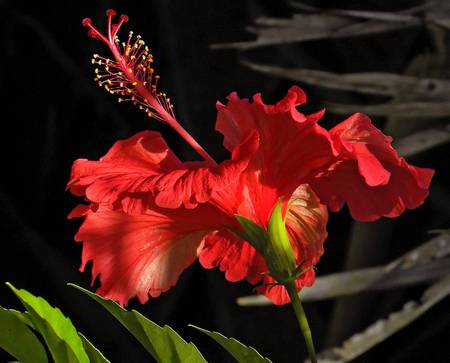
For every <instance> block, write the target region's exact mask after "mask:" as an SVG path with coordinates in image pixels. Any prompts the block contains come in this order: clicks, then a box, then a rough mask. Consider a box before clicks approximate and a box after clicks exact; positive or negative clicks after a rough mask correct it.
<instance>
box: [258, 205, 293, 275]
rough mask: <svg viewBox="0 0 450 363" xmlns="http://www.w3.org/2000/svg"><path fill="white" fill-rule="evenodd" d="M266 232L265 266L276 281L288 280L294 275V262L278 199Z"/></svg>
mask: <svg viewBox="0 0 450 363" xmlns="http://www.w3.org/2000/svg"><path fill="white" fill-rule="evenodd" d="M268 234H269V243H268V244H267V247H266V253H265V260H266V264H267V267H268V268H269V271H270V272H271V273H272V275H273V276H274V278H275V279H276V280H277V281H279V282H282V281H286V280H290V279H291V278H292V276H294V275H295V271H296V263H295V257H294V252H293V250H292V246H291V242H290V241H289V236H288V233H287V230H286V222H285V220H284V218H283V215H282V211H281V202H280V201H279V202H278V203H277V204H276V205H275V208H274V210H273V212H272V215H271V216H270V219H269V224H268Z"/></svg>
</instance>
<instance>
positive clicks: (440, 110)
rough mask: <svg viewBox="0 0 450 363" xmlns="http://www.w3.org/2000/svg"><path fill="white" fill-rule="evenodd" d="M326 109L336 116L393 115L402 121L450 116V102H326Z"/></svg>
mask: <svg viewBox="0 0 450 363" xmlns="http://www.w3.org/2000/svg"><path fill="white" fill-rule="evenodd" d="M325 105H326V107H327V108H328V109H329V110H330V111H332V112H334V113H338V114H349V113H354V112H363V113H367V114H370V115H371V116H390V115H393V114H395V115H396V117H399V118H402V119H406V118H407V119H411V118H438V117H449V116H450V102H449V101H445V102H444V101H442V102H420V101H411V102H409V101H407V102H389V103H382V104H378V105H351V104H346V105H344V104H338V103H332V102H327V103H326V104H325Z"/></svg>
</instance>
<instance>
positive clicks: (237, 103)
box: [216, 86, 323, 151]
mask: <svg viewBox="0 0 450 363" xmlns="http://www.w3.org/2000/svg"><path fill="white" fill-rule="evenodd" d="M227 99H228V103H227V104H226V105H224V104H222V103H220V102H217V104H216V107H217V111H218V113H217V120H216V130H217V131H219V132H220V133H222V134H223V135H224V142H223V145H224V146H225V148H227V149H228V150H229V151H233V150H234V149H235V148H236V147H237V146H238V145H239V144H240V143H241V141H242V139H243V138H244V137H246V135H247V134H248V133H249V132H250V131H251V130H253V129H255V128H256V129H257V130H259V131H263V130H264V129H267V127H268V126H269V125H268V123H270V122H272V121H273V122H278V124H277V125H276V126H277V128H281V127H282V128H284V127H288V125H285V124H280V122H283V120H282V119H284V122H286V121H295V122H302V121H306V120H310V121H314V122H317V121H318V120H319V119H320V117H321V116H322V115H323V111H319V112H317V113H315V114H313V115H310V116H311V117H310V116H305V115H304V114H302V113H300V112H299V111H298V110H297V109H296V106H298V105H300V104H303V103H305V102H306V94H305V93H304V92H303V90H302V89H301V88H300V87H297V86H293V87H291V88H290V89H289V91H288V93H287V95H286V96H285V97H284V98H283V99H282V100H281V101H279V102H278V103H277V104H276V105H266V104H265V103H264V102H263V101H262V99H261V95H260V94H259V93H258V94H256V95H255V96H253V103H250V102H249V101H248V100H247V99H240V98H239V97H238V95H237V93H236V92H233V93H231V94H230V95H229V96H228V97H227ZM280 117H281V118H280ZM274 136H275V135H274Z"/></svg>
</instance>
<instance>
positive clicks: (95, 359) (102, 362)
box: [78, 333, 110, 363]
mask: <svg viewBox="0 0 450 363" xmlns="http://www.w3.org/2000/svg"><path fill="white" fill-rule="evenodd" d="M78 335H79V336H80V338H81V341H82V342H83V346H84V350H85V351H86V353H87V355H88V357H89V361H90V363H110V361H109V360H108V359H106V358H105V356H104V355H103V354H102V353H101V352H100V351H99V350H98V349H97V348H96V347H95V346H94V345H93V344H92V343H91V342H90V341H89V340H88V338H86V337H85V336H84V335H83V334H81V333H78Z"/></svg>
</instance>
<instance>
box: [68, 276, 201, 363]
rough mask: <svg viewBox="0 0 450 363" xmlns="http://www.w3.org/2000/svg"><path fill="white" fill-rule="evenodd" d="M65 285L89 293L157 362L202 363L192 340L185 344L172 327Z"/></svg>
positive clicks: (77, 287) (80, 288)
mask: <svg viewBox="0 0 450 363" xmlns="http://www.w3.org/2000/svg"><path fill="white" fill-rule="evenodd" d="M69 285H70V286H73V287H75V288H76V289H78V290H80V291H82V292H84V293H85V294H87V295H89V296H90V297H91V298H92V299H94V300H95V301H97V302H98V303H99V304H100V305H102V306H103V307H104V308H105V309H106V310H108V311H109V313H110V314H111V315H113V316H114V317H115V318H116V319H117V320H118V321H119V322H120V323H121V324H122V325H123V326H124V327H125V328H127V329H128V331H129V332H130V333H131V334H133V335H134V337H135V338H136V339H137V340H138V341H139V342H140V343H141V344H142V345H143V346H144V348H145V349H146V350H147V351H148V352H149V353H150V354H151V355H152V356H153V358H155V359H156V361H158V362H161V363H165V362H171V363H197V362H201V363H206V360H205V359H204V358H203V356H202V355H201V353H200V352H199V351H198V349H197V347H196V346H195V345H194V344H192V343H187V342H186V341H185V340H184V339H183V338H181V337H180V336H179V335H178V334H177V333H176V332H175V331H174V330H173V329H172V328H170V327H168V326H164V327H160V326H159V325H158V324H155V323H154V322H152V321H151V320H149V319H147V318H146V317H145V316H143V315H142V314H140V313H139V312H138V311H136V310H131V311H127V310H125V309H123V308H122V307H121V306H120V305H119V304H117V303H116V302H114V301H112V300H107V299H104V298H102V297H101V296H99V295H97V294H94V293H93V292H90V291H89V290H86V289H84V288H82V287H80V286H77V285H75V284H69Z"/></svg>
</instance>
